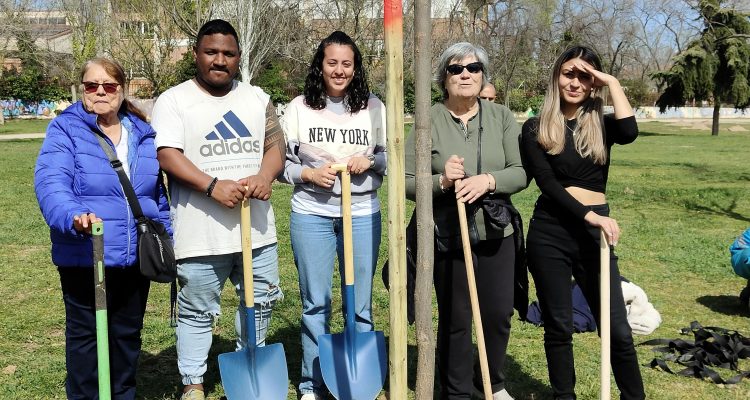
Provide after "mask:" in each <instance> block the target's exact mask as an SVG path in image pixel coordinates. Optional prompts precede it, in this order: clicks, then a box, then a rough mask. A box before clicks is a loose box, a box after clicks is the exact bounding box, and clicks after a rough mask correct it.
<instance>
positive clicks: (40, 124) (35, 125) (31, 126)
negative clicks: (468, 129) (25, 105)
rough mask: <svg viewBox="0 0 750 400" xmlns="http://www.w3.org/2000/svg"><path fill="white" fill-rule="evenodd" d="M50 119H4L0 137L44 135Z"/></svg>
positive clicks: (0, 127) (0, 126) (0, 128)
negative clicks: (23, 134)
mask: <svg viewBox="0 0 750 400" xmlns="http://www.w3.org/2000/svg"><path fill="white" fill-rule="evenodd" d="M50 121H52V120H51V119H6V120H5V124H3V125H0V135H4V134H13V133H44V132H46V131H47V125H49V123H50Z"/></svg>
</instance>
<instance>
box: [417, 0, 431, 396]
mask: <svg viewBox="0 0 750 400" xmlns="http://www.w3.org/2000/svg"><path fill="white" fill-rule="evenodd" d="M430 10H431V7H430V2H429V0H419V1H418V2H417V3H416V7H415V14H414V36H415V37H414V54H415V58H416V60H415V63H414V65H415V79H414V86H415V97H416V105H415V121H414V124H415V129H414V133H413V134H414V135H416V142H415V145H416V152H415V155H416V161H415V162H416V179H417V183H416V184H417V198H416V200H417V208H416V209H415V210H414V212H415V213H416V218H417V243H418V245H417V254H416V256H417V260H418V261H417V277H416V280H417V282H416V285H415V286H416V287H415V290H414V303H415V306H414V315H415V323H416V337H417V349H418V361H419V362H418V363H417V385H416V388H415V392H416V398H417V399H419V400H428V399H432V397H433V392H434V388H435V332H434V329H433V325H432V318H433V311H432V279H433V270H434V261H435V260H434V258H435V253H434V248H433V246H434V238H433V222H432V190H431V186H432V168H431V166H430V149H431V148H432V134H431V132H430V83H431V81H432V79H431V78H432V76H431V75H432V67H431V59H432V57H431V54H430V53H429V52H428V51H426V50H427V49H430V48H431V47H432V46H431V28H432V24H431V23H430Z"/></svg>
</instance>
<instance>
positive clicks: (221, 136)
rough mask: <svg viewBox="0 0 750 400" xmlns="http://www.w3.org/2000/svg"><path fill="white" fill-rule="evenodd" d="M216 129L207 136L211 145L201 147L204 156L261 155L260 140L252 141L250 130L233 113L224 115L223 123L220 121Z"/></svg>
mask: <svg viewBox="0 0 750 400" xmlns="http://www.w3.org/2000/svg"><path fill="white" fill-rule="evenodd" d="M225 122H226V123H225ZM227 125H229V126H227ZM215 127H216V129H215V130H213V131H211V132H210V133H209V134H208V135H206V140H208V141H209V143H207V144H204V145H203V146H201V147H200V153H201V155H202V156H204V157H212V156H222V155H226V154H241V153H260V149H261V147H260V145H261V144H260V140H253V139H252V137H253V135H252V133H250V130H249V129H247V127H246V126H245V124H243V123H242V121H241V120H240V119H239V118H238V117H237V115H235V114H234V113H233V112H232V111H229V112H228V113H226V114H224V118H223V121H219V123H218V124H216V125H215ZM229 128H231V129H229ZM211 142H213V143H211Z"/></svg>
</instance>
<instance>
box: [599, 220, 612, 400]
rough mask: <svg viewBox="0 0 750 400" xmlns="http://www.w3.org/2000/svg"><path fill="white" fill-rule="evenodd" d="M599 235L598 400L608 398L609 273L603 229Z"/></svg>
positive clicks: (606, 245) (606, 243) (605, 236)
mask: <svg viewBox="0 0 750 400" xmlns="http://www.w3.org/2000/svg"><path fill="white" fill-rule="evenodd" d="M599 232H600V236H599V267H600V271H599V302H600V304H599V312H600V314H599V325H600V326H599V334H600V335H601V337H602V349H601V352H602V363H601V365H600V370H599V372H600V378H601V385H600V386H601V393H600V395H599V399H600V400H609V398H610V392H611V390H610V386H611V384H610V380H609V374H610V350H609V349H610V341H611V336H610V320H609V309H610V290H609V286H610V276H609V275H610V274H609V243H608V242H607V235H605V234H604V229H600V231H599Z"/></svg>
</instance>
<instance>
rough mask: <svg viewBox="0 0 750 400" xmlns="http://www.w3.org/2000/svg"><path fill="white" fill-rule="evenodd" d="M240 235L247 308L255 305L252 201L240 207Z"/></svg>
mask: <svg viewBox="0 0 750 400" xmlns="http://www.w3.org/2000/svg"><path fill="white" fill-rule="evenodd" d="M240 235H241V237H242V239H241V241H242V275H243V278H242V279H243V282H244V284H245V307H253V305H254V304H255V291H254V289H255V288H254V287H253V240H252V225H251V220H250V199H244V200H242V206H241V207H240Z"/></svg>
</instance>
